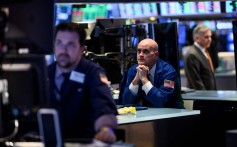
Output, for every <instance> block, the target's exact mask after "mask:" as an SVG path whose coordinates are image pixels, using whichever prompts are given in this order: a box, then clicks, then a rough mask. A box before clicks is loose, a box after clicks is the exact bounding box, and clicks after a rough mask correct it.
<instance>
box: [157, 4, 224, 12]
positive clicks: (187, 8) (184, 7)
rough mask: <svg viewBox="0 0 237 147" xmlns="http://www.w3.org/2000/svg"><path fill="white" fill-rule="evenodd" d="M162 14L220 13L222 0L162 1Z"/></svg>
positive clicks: (160, 6) (160, 7)
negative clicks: (212, 0) (195, 0)
mask: <svg viewBox="0 0 237 147" xmlns="http://www.w3.org/2000/svg"><path fill="white" fill-rule="evenodd" d="M159 10H160V15H161V16H178V15H179V16H180V15H203V14H220V13H221V3H220V2H211V1H205V2H204V1H203V2H161V3H160V5H159Z"/></svg>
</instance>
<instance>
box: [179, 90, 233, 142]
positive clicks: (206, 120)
mask: <svg viewBox="0 0 237 147" xmlns="http://www.w3.org/2000/svg"><path fill="white" fill-rule="evenodd" d="M182 97H183V99H184V101H192V102H193V109H194V110H200V111H201V115H200V121H201V132H203V135H202V137H203V138H202V140H203V142H204V143H203V145H204V146H215V147H223V146H226V131H227V130H232V129H237V119H236V116H237V91H220V90H217V91H195V92H190V93H186V94H182Z"/></svg>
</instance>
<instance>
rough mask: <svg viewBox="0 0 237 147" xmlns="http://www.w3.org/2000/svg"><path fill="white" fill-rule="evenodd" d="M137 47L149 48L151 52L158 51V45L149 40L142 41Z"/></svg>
mask: <svg viewBox="0 0 237 147" xmlns="http://www.w3.org/2000/svg"><path fill="white" fill-rule="evenodd" d="M138 46H146V47H148V48H150V49H151V50H152V51H159V50H158V49H159V47H158V44H157V43H156V42H155V41H154V40H153V39H150V38H147V39H143V40H142V41H140V43H139V44H138Z"/></svg>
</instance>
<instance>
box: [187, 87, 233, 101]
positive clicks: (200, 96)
mask: <svg viewBox="0 0 237 147" xmlns="http://www.w3.org/2000/svg"><path fill="white" fill-rule="evenodd" d="M182 97H183V99H184V100H218V101H237V91H225V90H217V91H211V90H210V91H205V90H197V91H194V92H190V93H185V94H182Z"/></svg>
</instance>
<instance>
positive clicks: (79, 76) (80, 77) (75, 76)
mask: <svg viewBox="0 0 237 147" xmlns="http://www.w3.org/2000/svg"><path fill="white" fill-rule="evenodd" d="M85 76H86V75H85V74H84V73H80V72H76V71H72V72H71V75H70V80H72V81H75V82H78V83H84V81H85Z"/></svg>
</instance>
